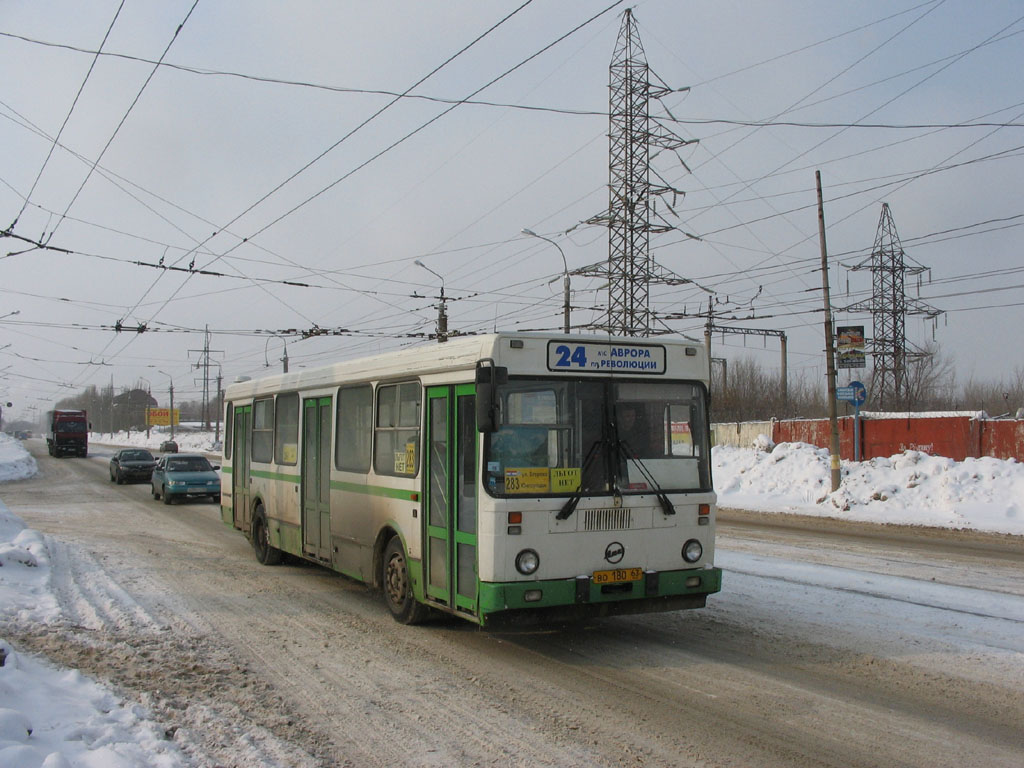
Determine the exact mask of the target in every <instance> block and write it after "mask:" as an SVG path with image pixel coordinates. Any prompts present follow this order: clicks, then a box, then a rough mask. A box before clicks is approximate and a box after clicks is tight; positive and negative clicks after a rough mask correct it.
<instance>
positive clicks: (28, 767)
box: [0, 640, 186, 768]
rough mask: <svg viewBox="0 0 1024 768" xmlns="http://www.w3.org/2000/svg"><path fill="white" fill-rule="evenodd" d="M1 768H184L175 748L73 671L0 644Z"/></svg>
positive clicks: (134, 709) (134, 711)
mask: <svg viewBox="0 0 1024 768" xmlns="http://www.w3.org/2000/svg"><path fill="white" fill-rule="evenodd" d="M0 658H3V666H0V701H3V705H4V706H3V707H2V708H0V765H2V766H4V768H70V766H88V767H89V768H93V767H95V768H134V766H141V765H147V766H158V767H159V768H177V767H178V766H184V765H185V764H186V763H185V761H184V760H183V757H182V754H181V752H180V751H179V749H178V747H177V746H176V745H175V744H174V743H173V742H170V741H168V740H167V739H166V738H165V736H164V734H163V732H162V731H161V730H160V729H159V727H158V726H157V725H156V724H155V723H153V722H152V721H150V720H148V719H147V713H146V712H145V710H144V709H143V708H142V707H139V706H138V705H126V704H124V703H123V702H122V701H120V700H119V699H118V698H117V697H116V696H114V695H113V694H112V693H110V692H109V691H108V690H106V689H105V688H103V687H102V686H100V685H98V684H97V683H95V682H93V681H92V680H89V679H88V678H86V677H84V676H83V675H82V674H81V673H79V672H77V671H75V670H66V669H65V670H61V669H56V668H54V667H51V666H50V665H48V664H46V663H44V662H42V661H40V660H38V659H35V658H33V657H31V656H28V655H26V654H22V653H18V652H17V651H15V650H14V649H13V648H12V647H11V646H10V645H9V644H7V643H6V642H4V641H3V640H0Z"/></svg>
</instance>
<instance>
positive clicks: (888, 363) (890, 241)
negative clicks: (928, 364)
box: [847, 203, 941, 410]
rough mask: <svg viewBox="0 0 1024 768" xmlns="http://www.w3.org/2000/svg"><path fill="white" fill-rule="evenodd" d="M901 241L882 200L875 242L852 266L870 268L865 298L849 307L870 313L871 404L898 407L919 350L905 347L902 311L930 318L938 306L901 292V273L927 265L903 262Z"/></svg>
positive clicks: (904, 400) (902, 402)
mask: <svg viewBox="0 0 1024 768" xmlns="http://www.w3.org/2000/svg"><path fill="white" fill-rule="evenodd" d="M905 255H906V254H905V253H904V251H903V245H902V244H901V243H900V236H899V233H897V231H896V223H895V222H894V221H893V218H892V211H890V210H889V204H888V203H882V215H881V217H880V218H879V220H878V231H877V233H876V234H875V244H874V246H873V247H872V248H871V256H870V258H869V259H867V260H865V261H863V262H861V263H860V264H858V265H856V266H855V267H852V269H853V270H855V271H856V270H863V269H870V270H871V301H870V302H869V303H865V302H860V303H858V304H854V305H853V306H851V307H848V308H847V309H848V310H849V311H858V310H859V311H865V310H870V312H871V325H872V338H871V341H870V345H869V346H870V351H871V355H872V359H873V361H874V368H873V370H872V372H871V384H870V396H871V398H872V400H873V401H874V403H875V405H876V407H878V408H879V409H881V410H884V409H886V408H890V409H891V408H896V409H898V408H903V407H905V406H906V405H907V395H908V393H909V391H910V377H909V369H908V366H907V362H908V360H909V359H913V358H915V357H920V356H922V354H923V353H921V352H918V351H916V350H908V349H907V333H906V316H907V315H908V314H912V315H926V316H929V317H932V318H935V317H937V316H938V315H939V314H941V311H940V310H937V309H935V308H934V307H931V306H929V305H928V304H926V303H924V302H923V301H920V300H918V299H914V298H908V297H907V294H906V277H907V275H920V274H921V273H922V272H925V271H927V267H923V266H921V265H920V264H914V265H913V266H908V265H907V264H906V260H905Z"/></svg>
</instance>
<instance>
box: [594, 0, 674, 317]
mask: <svg viewBox="0 0 1024 768" xmlns="http://www.w3.org/2000/svg"><path fill="white" fill-rule="evenodd" d="M609 72H610V84H609V89H610V92H611V98H610V101H609V110H608V111H609V126H610V130H609V135H608V138H609V155H610V158H609V183H608V210H607V211H606V212H604V213H603V214H601V215H599V216H595V217H594V218H592V219H589V221H588V223H591V224H601V225H603V226H607V227H608V261H607V263H606V264H605V265H594V266H593V267H589V268H584V269H582V270H579V274H585V275H588V276H591V277H599V278H603V279H604V280H607V284H608V317H607V322H606V323H605V324H603V325H601V326H600V327H602V328H603V329H605V330H607V331H608V332H609V333H614V334H618V335H622V336H650V335H651V332H652V330H651V325H652V322H651V321H652V316H651V304H650V298H651V297H650V286H651V284H652V282H659V281H660V280H661V279H662V277H663V270H662V269H661V268H660V267H658V266H657V265H655V264H654V263H653V261H652V259H651V254H650V236H651V234H656V233H659V232H668V231H669V230H672V229H675V227H674V226H672V225H671V224H669V223H668V221H667V220H665V219H664V217H663V216H662V215H661V214H660V213H659V212H658V210H657V204H658V202H659V201H660V202H661V203H662V204H663V205H664V206H665V207H666V208H668V210H669V211H670V212H671V213H672V215H675V211H673V210H672V205H670V204H669V203H668V202H667V199H668V198H669V197H671V198H672V203H673V204H674V203H675V199H676V198H677V197H681V196H682V195H683V192H682V191H680V190H678V189H675V188H674V187H672V186H671V185H670V184H669V183H668V182H667V181H665V180H664V179H663V178H662V177H661V176H660V175H658V174H657V173H655V172H654V171H652V168H651V160H652V159H653V158H655V157H656V156H657V155H658V154H659V153H661V152H663V151H671V152H675V151H676V150H678V149H679V148H680V147H682V146H684V145H686V144H690V143H693V142H692V140H687V139H683V138H681V137H679V136H677V135H676V134H675V133H673V132H672V131H671V130H669V129H668V128H666V127H665V126H664V125H662V124H661V123H660V122H659V121H658V119H657V118H656V117H653V116H652V115H651V113H650V102H651V100H652V99H660V98H662V97H663V96H666V95H668V94H669V93H672V92H673V89H672V88H669V87H668V86H666V85H664V83H652V82H651V77H652V73H651V70H650V68H649V67H648V66H647V59H646V57H645V55H644V49H643V45H641V43H640V36H639V34H638V33H637V28H636V21H635V20H634V18H633V12H632V11H631V10H629V9H627V10H626V11H625V13H624V14H623V19H622V27H621V28H620V30H619V36H618V39H617V40H616V43H615V51H614V53H613V55H612V62H611V66H610V68H609ZM655 77H656V75H655ZM680 162H681V163H682V159H681V158H680ZM683 166H684V167H685V166H686V164H685V163H683ZM652 175H653V176H655V177H656V179H657V182H658V183H652V181H651V177H652Z"/></svg>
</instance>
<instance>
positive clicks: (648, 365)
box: [548, 341, 665, 375]
mask: <svg viewBox="0 0 1024 768" xmlns="http://www.w3.org/2000/svg"><path fill="white" fill-rule="evenodd" d="M548 370H549V371H556V372H563V371H574V372H575V371H583V372H585V373H633V374H647V375H649V374H655V375H659V374H663V373H665V348H664V347H662V346H658V345H639V344H601V343H595V342H586V343H583V344H580V343H566V342H561V341H549V342H548Z"/></svg>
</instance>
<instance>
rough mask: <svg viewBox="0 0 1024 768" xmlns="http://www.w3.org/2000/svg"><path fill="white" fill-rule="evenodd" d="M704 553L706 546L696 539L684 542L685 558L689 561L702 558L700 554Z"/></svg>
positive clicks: (692, 561) (693, 561)
mask: <svg viewBox="0 0 1024 768" xmlns="http://www.w3.org/2000/svg"><path fill="white" fill-rule="evenodd" d="M703 554H704V547H702V546H701V545H700V542H699V541H697V540H696V539H690V540H689V541H688V542H686V543H685V544H683V560H685V561H686V562H688V563H696V562H697V561H698V560H700V556H701V555H703Z"/></svg>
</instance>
